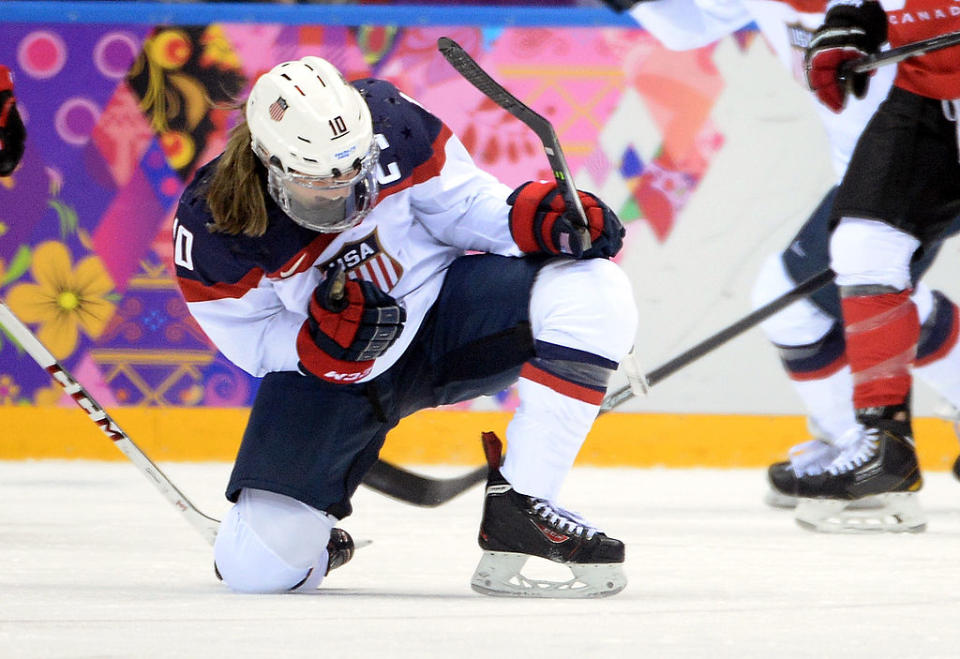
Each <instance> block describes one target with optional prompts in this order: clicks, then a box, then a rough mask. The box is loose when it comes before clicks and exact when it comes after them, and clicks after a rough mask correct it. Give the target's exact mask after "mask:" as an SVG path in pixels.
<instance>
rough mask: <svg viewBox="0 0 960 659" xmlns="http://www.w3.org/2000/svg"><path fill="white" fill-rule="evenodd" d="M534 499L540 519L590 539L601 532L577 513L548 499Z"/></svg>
mask: <svg viewBox="0 0 960 659" xmlns="http://www.w3.org/2000/svg"><path fill="white" fill-rule="evenodd" d="M532 501H533V506H532V510H533V512H535V513H537V515H539V516H540V519H542V520H544V521H545V522H547V523H548V524H550V525H551V526H554V527H556V528H558V529H559V530H561V531H564V532H565V533H570V534H573V535H582V536H584V537H585V538H586V539H587V540H589V539H590V538H592V537H593V536H594V535H596V534H597V533H600V532H601V531H600V529H598V528H596V527H595V526H592V525H591V524H590V523H589V522H587V520H585V519H584V518H583V517H581V516H580V515H578V514H577V513H574V512H570V511H569V510H564V509H563V508H560V507H559V506H555V505H553V504H552V503H550V502H549V501H547V500H546V499H533V500H532Z"/></svg>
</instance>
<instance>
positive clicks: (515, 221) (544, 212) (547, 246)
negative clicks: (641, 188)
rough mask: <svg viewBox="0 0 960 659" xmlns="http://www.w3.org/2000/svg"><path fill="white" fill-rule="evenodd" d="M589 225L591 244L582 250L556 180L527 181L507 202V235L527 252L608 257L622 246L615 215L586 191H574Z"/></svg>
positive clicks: (621, 236) (583, 257)
mask: <svg viewBox="0 0 960 659" xmlns="http://www.w3.org/2000/svg"><path fill="white" fill-rule="evenodd" d="M577 194H578V195H580V203H581V204H583V210H584V212H585V213H586V215H587V221H588V223H589V225H590V240H591V241H593V244H592V245H591V246H590V248H589V249H587V250H586V251H584V249H583V247H582V246H581V245H580V239H579V237H578V235H577V231H576V229H575V228H574V225H573V223H572V222H571V221H570V219H569V218H568V217H567V215H566V210H567V206H566V203H565V202H564V201H563V196H562V195H561V194H560V192H559V190H557V183H556V181H527V182H526V183H524V184H523V185H521V186H520V187H519V188H517V189H516V190H514V191H513V192H512V193H511V194H510V196H509V197H507V203H508V204H510V206H512V208H511V209H510V235H512V236H513V241H514V242H515V243H517V247H519V248H520V249H521V250H523V251H524V252H525V253H527V254H537V253H544V254H567V255H569V256H572V257H574V258H577V259H594V258H609V257H611V256H614V255H615V254H616V253H617V252H619V251H620V248H621V247H623V236H624V235H625V234H626V231H624V228H623V224H621V223H620V219H619V218H618V217H617V214H616V213H614V212H613V211H612V210H610V208H609V207H608V206H607V205H606V204H605V203H603V202H602V201H600V200H599V199H597V198H596V197H595V196H593V195H592V194H590V193H589V192H583V191H582V190H577Z"/></svg>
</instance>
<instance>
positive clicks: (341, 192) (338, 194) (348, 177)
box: [285, 171, 356, 205]
mask: <svg viewBox="0 0 960 659" xmlns="http://www.w3.org/2000/svg"><path fill="white" fill-rule="evenodd" d="M290 173H291V174H292V175H293V176H292V177H291V178H290V180H289V181H288V182H287V184H286V186H285V187H286V189H287V191H288V192H289V193H290V194H291V195H292V196H293V197H294V198H295V199H296V200H297V201H298V202H300V203H301V204H304V205H310V204H312V203H320V204H323V202H326V201H338V200H340V199H345V198H346V197H347V196H348V195H349V194H350V192H351V191H352V189H353V183H355V181H354V179H355V178H356V174H354V173H350V174H343V175H341V176H332V177H329V178H324V179H322V182H318V183H313V182H310V183H307V180H308V178H309V177H306V176H304V175H302V174H300V173H299V172H296V171H291V172H290Z"/></svg>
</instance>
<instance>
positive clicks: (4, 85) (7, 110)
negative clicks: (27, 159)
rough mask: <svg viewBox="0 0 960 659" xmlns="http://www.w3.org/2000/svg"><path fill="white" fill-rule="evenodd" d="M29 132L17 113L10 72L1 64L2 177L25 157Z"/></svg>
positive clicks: (0, 167) (0, 155)
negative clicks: (24, 146) (24, 150)
mask: <svg viewBox="0 0 960 659" xmlns="http://www.w3.org/2000/svg"><path fill="white" fill-rule="evenodd" d="M26 139H27V131H26V129H25V128H24V127H23V121H21V120H20V113H19V112H17V99H16V97H14V95H13V78H12V77H11V75H10V70H9V69H8V68H7V67H5V66H3V65H2V64H0V176H10V174H12V173H13V170H15V169H16V168H17V163H19V162H20V158H21V157H22V156H23V145H24V142H25V141H26Z"/></svg>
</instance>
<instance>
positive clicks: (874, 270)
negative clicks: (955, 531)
mask: <svg viewBox="0 0 960 659" xmlns="http://www.w3.org/2000/svg"><path fill="white" fill-rule="evenodd" d="M865 246H868V248H865ZM919 246H920V241H919V240H917V239H916V238H914V237H913V236H910V235H908V234H906V233H904V232H903V231H900V230H898V229H895V228H893V227H891V226H890V225H888V224H885V223H882V222H878V221H874V220H862V219H856V218H844V219H843V220H842V221H841V222H840V224H839V226H838V227H837V229H836V231H834V233H833V236H832V239H831V252H832V254H833V258H832V263H833V267H834V269H835V271H836V272H837V283H838V285H839V287H840V294H841V301H842V305H843V315H844V327H845V335H846V342H847V358H848V360H849V363H850V368H851V372H852V374H853V379H854V395H853V404H854V407H855V408H856V412H857V420H858V421H859V423H860V424H861V425H862V426H863V427H864V432H863V433H861V434H859V435H858V436H854V437H851V438H849V439H848V440H846V441H843V442H838V443H837V448H838V449H839V451H840V453H839V455H838V457H837V458H836V459H835V460H834V461H833V463H832V464H831V465H830V466H829V467H828V468H827V469H826V470H825V471H824V472H823V473H821V474H816V475H803V476H800V477H799V479H798V490H799V492H798V494H799V495H800V501H799V503H798V504H797V509H796V519H797V522H798V523H799V524H800V525H801V526H804V527H806V528H810V529H813V530H818V531H827V532H832V531H875V530H879V531H922V530H923V529H924V528H925V527H926V520H925V518H924V516H923V513H922V511H921V510H920V507H919V504H918V502H917V500H916V492H917V491H918V490H919V489H920V488H921V487H922V485H923V479H922V478H921V475H920V469H919V465H918V462H917V455H916V450H915V446H914V441H913V433H912V429H911V423H910V389H911V375H910V367H911V364H912V363H913V360H914V357H915V355H916V346H917V339H918V337H919V335H920V321H919V316H918V314H917V307H916V305H915V304H914V302H913V301H912V300H911V299H910V291H909V286H910V274H909V263H910V260H911V258H912V255H913V254H914V252H915V251H916V250H917V248H918V247H919ZM865 497H874V498H875V499H876V500H878V501H880V502H881V503H882V504H883V508H881V509H878V510H873V511H869V512H863V513H853V512H850V503H851V502H853V501H857V500H861V499H863V498H865Z"/></svg>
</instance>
